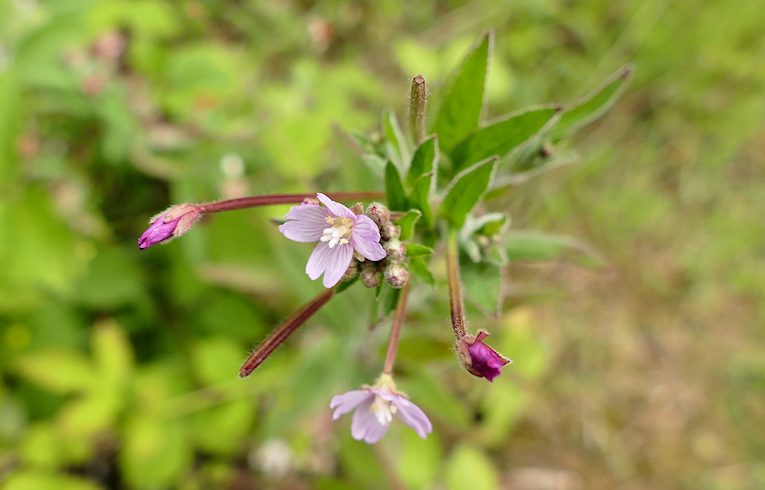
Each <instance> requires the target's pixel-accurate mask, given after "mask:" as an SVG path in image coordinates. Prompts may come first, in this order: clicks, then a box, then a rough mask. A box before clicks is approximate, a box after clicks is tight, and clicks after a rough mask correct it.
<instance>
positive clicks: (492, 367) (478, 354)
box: [457, 331, 513, 381]
mask: <svg viewBox="0 0 765 490" xmlns="http://www.w3.org/2000/svg"><path fill="white" fill-rule="evenodd" d="M488 336H489V334H488V333H486V332H484V331H479V332H478V335H477V336H475V337H473V336H467V337H465V338H463V339H461V340H458V341H457V354H458V355H459V357H460V361H462V364H463V366H465V369H467V370H468V372H470V374H472V375H474V376H478V377H479V378H486V379H487V380H489V381H494V378H496V377H497V376H499V375H500V374H501V369H502V366H504V365H505V364H508V363H511V362H513V361H511V360H510V359H507V358H506V357H504V356H503V355H502V354H500V353H498V352H497V351H495V350H494V349H492V348H491V347H489V346H488V345H486V344H484V343H483V339H485V338H486V337H488Z"/></svg>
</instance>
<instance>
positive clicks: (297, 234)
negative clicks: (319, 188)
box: [279, 204, 329, 243]
mask: <svg viewBox="0 0 765 490" xmlns="http://www.w3.org/2000/svg"><path fill="white" fill-rule="evenodd" d="M327 216H329V212H328V210H327V209H326V208H322V207H321V206H316V205H310V204H307V205H306V204H301V205H300V206H293V207H292V209H290V211H289V213H287V219H288V220H290V221H287V222H286V223H284V224H283V225H280V226H279V231H280V232H282V234H283V235H284V236H286V237H287V238H289V239H290V240H293V241H296V242H303V243H305V242H318V241H319V239H320V238H321V235H322V232H323V230H324V229H325V228H326V227H327V226H328V225H327V221H326V218H327Z"/></svg>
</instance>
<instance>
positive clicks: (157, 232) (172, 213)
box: [138, 204, 202, 250]
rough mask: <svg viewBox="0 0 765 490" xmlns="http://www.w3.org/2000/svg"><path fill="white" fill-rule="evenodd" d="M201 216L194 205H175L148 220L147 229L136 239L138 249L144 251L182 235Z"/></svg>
mask: <svg viewBox="0 0 765 490" xmlns="http://www.w3.org/2000/svg"><path fill="white" fill-rule="evenodd" d="M201 216H202V213H200V212H199V209H198V207H197V206H195V205H194V204H177V205H175V206H172V207H170V208H168V209H167V210H165V211H163V212H161V213H159V214H158V215H156V216H154V217H153V218H151V220H149V223H150V225H149V228H148V229H147V230H146V231H144V232H143V235H141V238H139V239H138V248H140V249H141V250H144V249H146V248H149V247H151V246H153V245H156V244H158V243H162V242H166V241H168V240H171V239H173V238H176V237H179V236H181V235H183V234H184V233H186V232H187V231H189V230H190V229H191V227H192V226H193V225H194V223H196V222H197V221H198V220H199V218H200V217H201Z"/></svg>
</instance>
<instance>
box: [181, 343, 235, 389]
mask: <svg viewBox="0 0 765 490" xmlns="http://www.w3.org/2000/svg"><path fill="white" fill-rule="evenodd" d="M243 357H244V355H243V352H242V348H241V346H239V345H238V344H237V343H236V342H233V341H232V340H230V339H228V338H226V337H215V338H207V339H203V340H201V341H200V342H199V343H197V344H196V345H195V346H194V348H193V349H192V352H191V359H192V366H193V368H194V372H195V373H196V375H197V376H198V377H199V380H200V381H201V382H203V383H205V384H206V385H212V384H216V383H223V382H226V381H230V380H231V379H232V378H233V377H234V376H236V373H238V372H239V366H240V364H241V361H242V360H243Z"/></svg>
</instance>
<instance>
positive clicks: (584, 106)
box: [552, 65, 633, 140]
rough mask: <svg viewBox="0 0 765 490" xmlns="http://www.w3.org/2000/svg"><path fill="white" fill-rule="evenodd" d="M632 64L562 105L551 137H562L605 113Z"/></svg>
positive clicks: (619, 91)
mask: <svg viewBox="0 0 765 490" xmlns="http://www.w3.org/2000/svg"><path fill="white" fill-rule="evenodd" d="M632 71H633V66H632V65H625V66H623V67H621V68H619V69H618V70H617V71H616V72H615V73H614V74H613V75H611V76H610V77H608V79H607V80H606V81H605V82H604V83H603V85H601V86H600V87H598V88H596V89H595V90H593V91H592V92H590V93H589V94H587V95H585V96H584V97H582V98H581V99H579V100H577V101H575V102H573V103H571V104H566V105H565V106H564V108H563V109H564V111H563V114H562V115H561V118H560V121H559V122H558V124H557V125H556V126H555V128H554V129H553V131H552V133H553V138H554V139H556V140H557V139H561V138H564V137H566V136H568V135H570V134H571V133H573V132H574V131H576V130H577V129H579V128H581V127H583V126H586V125H587V124H589V123H591V122H593V121H594V120H596V119H597V118H599V117H600V116H602V115H603V114H605V113H606V111H608V109H610V108H611V106H612V105H614V103H615V102H616V101H617V99H618V98H619V96H621V94H622V92H623V91H624V88H625V87H626V86H627V82H628V81H629V79H630V77H631V76H632Z"/></svg>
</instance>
